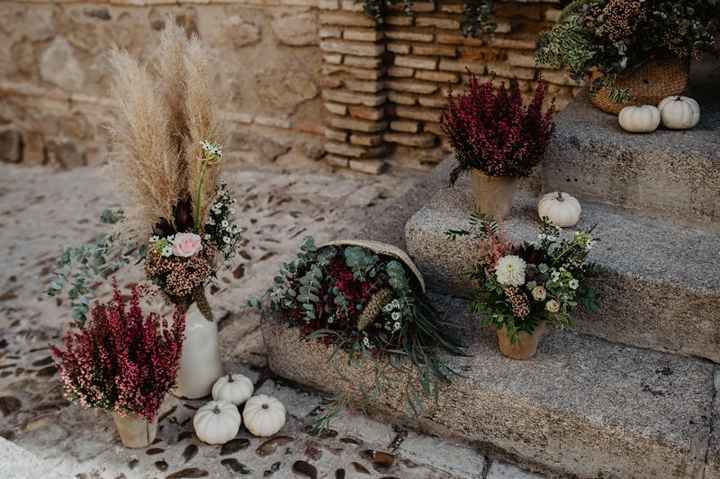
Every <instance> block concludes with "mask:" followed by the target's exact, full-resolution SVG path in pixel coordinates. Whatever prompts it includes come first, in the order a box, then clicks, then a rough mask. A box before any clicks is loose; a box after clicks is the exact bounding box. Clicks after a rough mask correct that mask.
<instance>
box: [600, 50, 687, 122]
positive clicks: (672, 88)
mask: <svg viewBox="0 0 720 479" xmlns="http://www.w3.org/2000/svg"><path fill="white" fill-rule="evenodd" d="M601 76H602V73H599V72H596V73H593V76H592V79H593V80H596V79H597V78H599V77H601ZM689 76H690V64H689V63H688V62H687V61H683V60H679V59H672V60H658V61H653V62H650V63H648V64H646V65H644V66H642V67H640V68H638V69H636V70H633V71H632V72H630V73H627V74H625V75H622V76H620V77H618V79H617V81H616V82H615V83H616V85H617V87H618V88H625V89H627V90H629V91H630V94H631V95H632V96H633V99H632V100H631V101H629V102H626V103H616V102H614V101H612V100H611V99H610V97H609V95H608V89H607V88H605V87H603V88H601V89H599V90H598V91H597V92H595V93H594V94H592V95H591V101H592V104H593V105H595V106H596V107H597V108H599V109H601V110H602V111H605V112H607V113H613V114H615V115H617V114H618V113H620V110H622V109H623V108H625V107H626V106H630V105H657V104H658V103H660V101H661V100H662V99H663V98H665V97H668V96H673V95H680V94H681V93H683V92H684V91H685V90H686V89H687V86H688V81H689Z"/></svg>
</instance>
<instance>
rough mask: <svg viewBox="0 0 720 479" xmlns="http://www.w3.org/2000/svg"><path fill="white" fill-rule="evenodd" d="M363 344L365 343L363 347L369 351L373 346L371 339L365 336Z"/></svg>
mask: <svg viewBox="0 0 720 479" xmlns="http://www.w3.org/2000/svg"><path fill="white" fill-rule="evenodd" d="M362 342H363V346H365V347H366V348H368V349H370V348H372V344H370V338H368V337H367V336H365V337H364V338H363V341H362Z"/></svg>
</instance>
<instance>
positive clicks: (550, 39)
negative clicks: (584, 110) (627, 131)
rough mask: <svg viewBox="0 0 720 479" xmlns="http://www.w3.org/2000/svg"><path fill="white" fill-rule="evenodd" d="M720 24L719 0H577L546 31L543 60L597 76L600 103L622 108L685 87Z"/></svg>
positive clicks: (595, 95)
mask: <svg viewBox="0 0 720 479" xmlns="http://www.w3.org/2000/svg"><path fill="white" fill-rule="evenodd" d="M719 23H720V9H719V8H718V3H717V1H716V0H683V1H682V2H678V1H675V0H654V1H643V0H576V1H574V2H572V3H571V4H570V5H568V6H567V7H566V8H565V9H564V10H563V13H562V16H561V18H560V20H559V22H558V23H557V24H556V25H555V27H554V28H553V29H552V30H550V31H549V32H546V33H545V34H543V35H541V37H540V40H539V48H538V52H537V61H538V63H539V64H543V65H547V66H550V67H554V68H565V67H567V68H568V69H569V70H570V73H571V74H572V75H573V76H574V77H575V78H576V79H582V78H583V77H589V78H590V80H591V100H592V103H593V105H595V106H596V107H598V108H600V109H601V110H603V111H606V112H608V113H614V114H617V113H619V112H620V110H622V109H623V108H624V107H625V106H629V105H643V104H650V105H657V104H658V103H659V102H660V101H661V100H662V99H663V98H665V97H668V96H672V95H679V94H681V93H682V92H683V91H685V89H686V88H687V85H688V78H689V70H690V61H691V60H692V59H693V58H697V57H699V56H700V54H701V53H702V52H705V51H712V50H714V49H715V37H716V35H717V34H718V25H719Z"/></svg>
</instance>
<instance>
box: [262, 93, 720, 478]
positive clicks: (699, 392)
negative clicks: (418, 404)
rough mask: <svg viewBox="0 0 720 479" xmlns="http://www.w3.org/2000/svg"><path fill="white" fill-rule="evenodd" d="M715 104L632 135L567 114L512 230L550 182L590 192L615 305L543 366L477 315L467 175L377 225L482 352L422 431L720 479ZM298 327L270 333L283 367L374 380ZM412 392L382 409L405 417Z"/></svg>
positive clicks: (651, 471)
mask: <svg viewBox="0 0 720 479" xmlns="http://www.w3.org/2000/svg"><path fill="white" fill-rule="evenodd" d="M701 95H702V92H700V93H699V94H697V95H696V97H700V98H701V99H702V96H701ZM702 104H703V105H704V106H705V110H704V112H703V122H702V124H701V125H700V126H699V127H698V128H697V129H695V130H693V131H689V132H669V131H661V132H658V133H657V134H656V135H653V136H647V137H638V136H630V135H626V134H623V133H622V132H620V130H619V129H618V127H617V126H616V124H615V120H614V118H613V117H610V116H607V115H604V114H602V113H600V112H596V111H595V110H593V109H592V108H591V107H590V106H589V105H588V104H587V102H586V101H583V100H580V101H578V102H576V104H575V105H573V106H571V107H570V108H568V109H567V110H566V111H565V112H563V113H562V114H561V115H560V117H559V118H558V123H559V124H558V135H557V136H558V138H557V140H556V144H555V146H554V147H553V148H552V149H551V150H550V151H549V152H548V154H547V157H546V160H545V162H544V164H543V168H542V170H541V171H539V172H538V174H537V175H536V176H535V177H534V178H531V179H530V180H529V181H527V182H525V183H524V185H523V191H522V192H521V193H520V194H518V195H517V197H516V199H515V204H514V209H513V213H512V218H511V219H509V220H508V221H506V222H505V224H504V225H503V226H504V228H505V229H506V230H507V232H508V234H509V236H510V237H512V238H515V239H531V238H533V237H534V235H535V234H536V224H537V223H536V221H537V220H536V210H535V205H536V201H537V195H538V193H539V192H540V191H552V190H556V189H560V190H562V191H567V192H570V193H572V194H573V195H575V196H577V197H578V198H579V199H580V200H581V202H582V205H583V219H582V223H581V225H580V226H588V225H595V224H597V228H596V230H595V232H596V235H597V236H598V237H599V238H600V240H601V241H600V242H599V243H598V245H597V246H596V248H595V249H593V251H592V254H591V260H593V261H595V262H597V263H598V264H600V265H601V266H603V267H604V270H605V271H604V272H603V274H602V275H601V276H600V277H599V278H598V279H597V280H596V282H597V286H598V287H599V289H600V291H601V293H602V296H603V298H602V304H603V307H602V310H601V311H600V313H598V314H596V315H589V314H581V315H580V317H579V318H578V321H577V326H576V328H575V330H574V331H572V332H570V331H551V332H550V333H548V334H547V335H546V337H545V338H544V339H543V341H542V344H541V347H540V349H539V351H538V354H537V356H536V357H535V358H533V359H532V360H529V361H513V360H509V359H506V358H504V357H502V356H501V355H500V353H499V352H498V351H497V345H496V344H495V339H494V334H493V332H492V331H488V330H483V329H482V328H479V327H478V326H477V323H478V320H477V318H474V317H471V316H470V315H468V313H467V297H468V294H469V293H470V291H471V288H472V285H471V284H470V282H469V281H468V280H467V279H466V278H467V277H466V275H465V273H466V272H467V268H468V266H469V265H471V264H472V263H473V261H474V260H476V259H477V245H476V244H474V243H473V242H472V241H470V240H457V241H454V242H451V241H449V240H448V239H447V238H446V236H445V231H446V230H447V229H448V228H458V227H463V226H466V225H467V219H468V216H469V214H470V212H471V210H470V205H471V201H470V198H469V191H468V185H467V182H461V183H459V184H458V185H457V186H456V187H455V188H454V189H448V188H447V187H446V182H447V173H448V170H449V169H450V168H451V166H452V160H448V161H446V162H445V163H443V164H442V165H440V166H439V167H438V168H437V169H436V171H434V172H433V174H432V175H431V176H430V177H429V178H427V179H426V180H425V181H424V182H422V183H420V184H418V185H417V186H416V187H415V188H414V189H413V190H411V191H410V192H408V193H407V194H406V195H405V196H404V197H403V198H401V199H400V200H399V201H398V202H397V203H396V204H395V205H391V206H390V207H389V208H388V210H387V212H386V214H385V215H383V216H382V217H379V218H377V219H376V220H375V221H374V222H373V223H372V224H371V225H368V226H367V227H366V228H365V229H364V231H363V232H362V234H363V236H365V237H368V238H370V239H375V240H381V241H387V242H391V243H394V244H397V245H399V246H403V247H405V248H406V249H407V251H408V253H409V254H410V255H411V256H412V257H413V259H414V260H415V261H416V264H417V265H418V266H419V268H420V269H421V270H422V272H423V274H424V275H425V278H426V280H427V281H428V284H429V287H430V290H431V291H432V293H433V294H434V295H436V298H437V301H438V303H440V304H441V305H442V306H443V307H444V308H445V310H446V311H448V312H449V314H450V315H451V316H453V317H455V318H456V319H458V320H459V321H462V322H463V323H464V324H467V325H468V327H469V328H470V330H471V336H470V339H471V343H472V348H471V354H472V356H471V357H469V358H453V359H452V360H453V361H454V365H455V367H456V368H457V369H458V370H459V371H462V374H463V377H462V378H461V379H460V380H459V381H458V382H457V383H455V384H453V385H452V386H451V387H449V388H448V389H447V390H445V391H443V393H442V395H441V399H440V403H439V404H438V406H437V408H436V409H434V410H433V411H432V412H430V413H428V414H427V415H425V416H423V417H422V419H421V420H420V424H419V426H420V427H421V428H422V429H424V430H426V431H429V432H432V433H437V434H440V435H443V436H452V437H459V438H462V439H464V440H466V441H468V442H470V443H472V444H474V445H476V446H478V447H480V448H483V449H491V450H493V451H495V452H496V453H500V454H502V455H504V456H505V457H506V458H510V459H512V460H514V461H516V462H518V463H520V464H522V465H524V466H525V467H527V468H530V469H541V470H544V471H552V472H554V473H557V474H558V475H560V476H569V477H581V478H622V479H630V478H646V479H651V478H652V479H659V478H688V479H690V478H692V479H720V395H719V394H718V390H719V389H720V105H717V103H716V104H714V105H713V103H712V101H710V100H708V101H707V102H706V101H703V102H702ZM708 106H709V108H708ZM403 232H404V235H403ZM294 334H297V333H294V332H291V331H288V330H286V329H284V328H282V327H277V326H273V325H272V324H270V325H266V327H265V338H266V341H267V343H268V349H269V353H270V365H271V367H272V368H273V369H274V370H275V371H276V372H278V373H279V374H281V375H284V376H287V377H289V378H291V379H293V380H296V381H299V382H303V383H306V384H309V385H312V386H315V387H317V388H320V389H322V390H326V391H340V390H347V389H348V383H347V381H346V379H343V375H344V376H345V377H347V376H350V377H351V378H353V379H357V381H358V382H359V383H360V382H362V380H363V379H362V376H361V374H362V373H361V372H358V370H355V369H347V370H345V371H328V372H327V373H326V374H323V375H321V376H320V377H318V375H317V373H316V372H317V370H319V369H323V370H324V369H326V368H327V366H325V367H323V366H324V362H326V361H327V358H326V356H325V355H324V354H325V353H323V352H322V351H321V350H315V352H314V353H312V354H308V347H307V346H306V345H300V343H298V341H297V338H296V337H292V336H293V335H294ZM293 345H294V346H293ZM362 369H363V368H362V367H360V368H359V371H362ZM397 396H398V395H397V392H393V391H390V392H388V393H387V394H386V395H384V396H383V397H381V398H378V399H377V400H376V401H374V402H373V404H372V409H373V410H374V411H375V412H377V413H379V414H385V415H389V416H391V417H395V418H397V417H401V416H402V415H403V410H404V409H403V406H402V404H401V403H400V402H399V400H398V398H397Z"/></svg>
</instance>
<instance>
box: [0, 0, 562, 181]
mask: <svg viewBox="0 0 720 479" xmlns="http://www.w3.org/2000/svg"><path fill="white" fill-rule="evenodd" d="M496 4H497V5H496V7H495V9H496V16H497V23H498V30H497V32H496V33H495V34H493V35H489V36H485V37H483V38H479V39H466V38H463V37H462V35H461V34H460V32H459V18H460V13H461V11H462V4H461V3H459V2H458V3H455V2H451V1H449V0H441V1H440V2H438V3H430V2H424V1H418V2H416V3H415V4H414V12H415V14H414V15H413V16H406V15H404V14H403V13H402V12H401V11H399V10H398V11H396V12H394V13H393V14H392V15H390V16H389V17H388V18H387V21H386V24H385V25H382V26H379V25H376V23H375V22H374V21H373V20H372V19H370V18H368V17H366V16H365V15H364V14H363V13H362V5H361V4H360V3H354V2H353V1H352V0H349V1H348V0H105V1H99V0H96V1H95V2H85V1H83V0H56V1H54V2H49V1H46V0H16V1H4V2H3V3H1V4H0V97H1V98H2V101H1V102H0V160H3V161H8V162H23V163H27V164H51V165H59V166H61V167H73V166H78V165H85V164H92V163H98V162H101V161H102V160H103V159H104V158H105V154H106V152H107V148H108V144H107V136H106V134H105V128H104V126H105V125H106V124H107V122H108V121H111V116H110V113H111V109H112V106H113V105H112V102H111V101H110V100H109V99H108V97H107V91H108V83H109V82H108V74H107V70H106V68H105V56H104V53H105V52H106V51H107V50H108V49H109V48H111V47H112V46H113V45H118V46H120V47H122V48H126V49H128V50H130V51H131V52H133V53H135V54H137V55H140V56H145V55H147V53H148V52H149V51H150V49H151V47H152V45H153V44H154V43H155V41H156V40H157V38H158V35H159V33H158V32H159V31H160V30H162V28H163V22H164V18H165V17H164V15H165V14H166V13H171V14H172V15H173V17H174V18H175V20H176V21H177V22H178V23H179V24H181V25H183V26H185V28H186V29H187V30H188V32H191V33H197V34H198V35H199V36H200V37H201V38H203V39H204V40H205V41H207V42H208V43H210V45H211V46H213V47H215V48H216V49H217V50H218V52H219V58H220V61H219V62H218V71H217V82H218V87H219V88H223V89H225V90H226V91H227V92H229V98H230V100H229V102H228V104H227V105H226V108H225V115H226V117H227V120H228V121H229V122H231V123H232V125H231V129H232V130H233V131H234V132H235V133H234V135H233V138H232V139H231V141H230V144H229V145H226V146H227V148H226V150H228V151H230V153H231V155H233V156H235V157H238V158H241V159H244V160H250V161H266V162H267V161H275V160H276V159H277V158H278V157H279V156H280V155H283V154H284V153H286V152H288V151H289V150H290V149H291V148H295V152H296V153H300V154H301V155H304V156H306V157H307V156H309V157H311V158H312V159H318V158H319V157H321V156H322V155H323V149H322V145H323V144H324V148H325V151H326V152H327V155H326V156H325V157H326V159H327V161H328V162H330V163H331V164H333V165H337V166H341V167H350V168H352V169H356V170H360V171H364V172H367V173H378V172H379V171H381V170H382V167H383V165H384V164H385V161H386V160H388V159H389V160H390V161H391V162H393V163H396V164H403V165H410V166H419V165H432V164H434V163H435V162H437V161H438V159H439V158H440V157H441V156H442V154H443V148H441V141H440V137H439V134H440V130H439V123H438V121H439V116H440V112H441V109H442V107H443V106H444V105H445V102H446V98H447V95H448V92H449V90H450V88H453V89H454V90H461V89H462V82H463V80H464V79H465V78H466V76H467V75H466V67H469V68H470V69H471V70H472V71H474V72H476V73H478V74H480V75H482V76H483V77H484V78H495V79H496V81H500V80H502V79H505V78H510V77H516V78H518V79H520V82H521V87H522V88H523V91H530V89H531V88H533V86H534V84H535V82H536V80H537V78H538V75H539V74H540V73H543V76H544V78H546V79H547V80H548V81H549V82H551V92H552V93H553V94H554V95H556V96H557V98H558V102H559V103H560V104H561V105H562V104H564V103H566V102H567V101H568V99H569V98H570V97H571V95H572V93H573V91H574V90H575V89H574V88H573V86H574V85H573V83H572V82H571V81H570V80H569V79H568V78H567V77H566V76H565V75H564V74H562V73H560V72H554V71H542V70H539V69H536V68H535V67H534V62H533V56H532V53H533V49H534V46H535V38H536V36H537V33H538V32H539V31H541V30H543V29H546V28H548V27H549V26H550V25H551V22H552V21H553V20H554V19H555V18H556V17H557V15H558V13H559V10H558V8H557V3H555V2H552V1H548V2H501V1H498V0H496ZM297 157H298V155H297V154H296V155H293V156H292V158H297Z"/></svg>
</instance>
